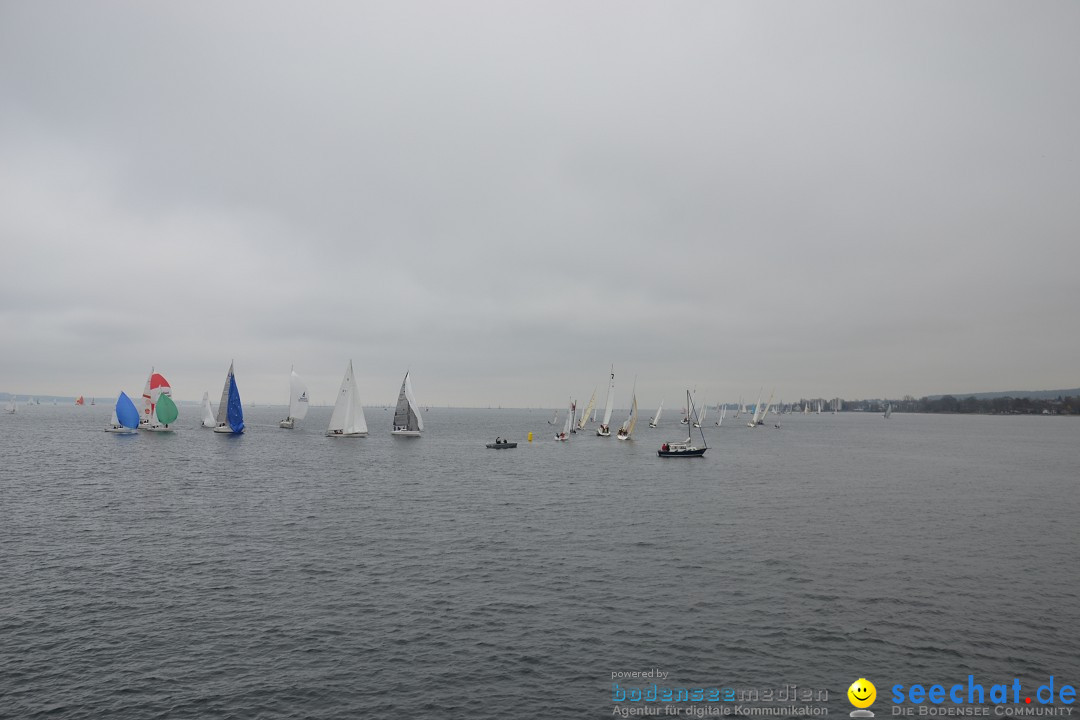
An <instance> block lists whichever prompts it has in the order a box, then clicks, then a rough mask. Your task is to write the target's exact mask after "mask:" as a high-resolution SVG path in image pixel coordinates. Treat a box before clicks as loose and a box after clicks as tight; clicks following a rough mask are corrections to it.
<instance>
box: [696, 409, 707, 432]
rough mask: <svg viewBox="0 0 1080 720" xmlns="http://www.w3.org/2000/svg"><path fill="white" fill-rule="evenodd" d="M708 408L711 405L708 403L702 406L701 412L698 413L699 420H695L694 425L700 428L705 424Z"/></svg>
mask: <svg viewBox="0 0 1080 720" xmlns="http://www.w3.org/2000/svg"><path fill="white" fill-rule="evenodd" d="M708 409H709V407H708V406H707V405H702V406H701V414H700V415H698V419H697V421H695V422H694V427H697V428H699V427H701V426H702V425H704V424H705V413H706V412H707V411H708Z"/></svg>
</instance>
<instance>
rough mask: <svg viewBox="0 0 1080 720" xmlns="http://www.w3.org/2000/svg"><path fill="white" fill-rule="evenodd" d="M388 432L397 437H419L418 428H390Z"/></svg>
mask: <svg viewBox="0 0 1080 720" xmlns="http://www.w3.org/2000/svg"><path fill="white" fill-rule="evenodd" d="M390 434H391V435H397V436H398V437H420V431H419V430H391V431H390Z"/></svg>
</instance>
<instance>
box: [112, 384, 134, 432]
mask: <svg viewBox="0 0 1080 720" xmlns="http://www.w3.org/2000/svg"><path fill="white" fill-rule="evenodd" d="M116 419H117V420H119V421H120V424H121V425H123V426H124V427H126V428H132V429H134V428H137V427H139V411H138V410H136V409H135V403H133V402H131V398H129V397H128V396H127V393H125V392H123V391H120V397H118V398H116Z"/></svg>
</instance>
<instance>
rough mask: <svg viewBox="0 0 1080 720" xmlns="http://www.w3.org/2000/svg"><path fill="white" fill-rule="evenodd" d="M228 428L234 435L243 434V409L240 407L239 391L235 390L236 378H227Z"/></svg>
mask: <svg viewBox="0 0 1080 720" xmlns="http://www.w3.org/2000/svg"><path fill="white" fill-rule="evenodd" d="M228 418H229V427H230V428H232V431H233V432H234V433H242V432H244V408H243V407H241V405H240V391H239V390H237V389H236V378H235V377H234V376H232V375H230V376H229V414H228Z"/></svg>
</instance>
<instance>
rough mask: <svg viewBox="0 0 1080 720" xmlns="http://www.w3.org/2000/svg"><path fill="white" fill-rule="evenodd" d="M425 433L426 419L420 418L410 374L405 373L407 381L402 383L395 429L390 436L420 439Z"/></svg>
mask: <svg viewBox="0 0 1080 720" xmlns="http://www.w3.org/2000/svg"><path fill="white" fill-rule="evenodd" d="M423 431H424V419H423V418H422V417H420V410H419V408H418V407H417V405H416V397H415V396H414V395H413V389H412V381H410V380H409V373H405V379H404V380H402V381H401V391H400V392H399V393H398V401H397V408H396V409H395V410H394V429H393V430H391V431H390V434H391V435H397V436H398V437H420V433H422V432H423Z"/></svg>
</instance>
